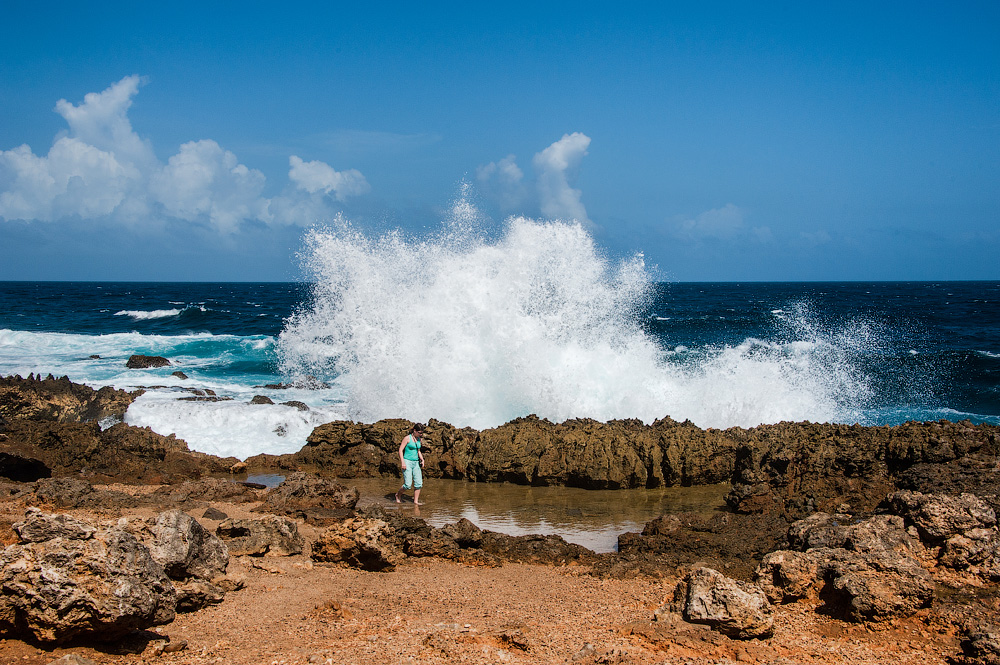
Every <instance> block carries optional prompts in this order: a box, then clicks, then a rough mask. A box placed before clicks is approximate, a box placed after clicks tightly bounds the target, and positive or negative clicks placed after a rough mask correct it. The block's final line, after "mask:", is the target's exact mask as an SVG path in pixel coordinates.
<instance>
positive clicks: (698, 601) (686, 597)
mask: <svg viewBox="0 0 1000 665" xmlns="http://www.w3.org/2000/svg"><path fill="white" fill-rule="evenodd" d="M664 612H675V613H678V614H680V615H681V617H682V618H683V619H684V620H685V621H687V622H689V623H699V624H706V625H709V626H711V627H712V628H713V629H715V630H717V631H719V632H720V633H722V634H723V635H727V636H729V637H735V638H738V639H750V638H760V637H770V636H771V635H772V634H773V633H774V608H773V607H772V606H771V603H769V602H768V600H767V597H766V596H765V595H764V592H763V591H762V590H761V589H760V588H759V587H757V586H756V585H753V584H750V583H747V582H739V581H737V580H734V579H730V578H728V577H726V576H725V575H723V574H722V573H720V572H718V571H716V570H713V569H711V568H697V569H695V570H693V571H691V572H690V573H688V574H687V575H685V576H684V578H683V579H682V580H681V581H680V583H678V585H677V587H676V588H675V589H674V595H673V598H672V599H671V601H670V602H668V603H667V604H666V605H664V606H663V607H661V608H660V609H659V610H657V613H656V615H655V616H656V617H657V618H659V617H660V616H662V615H663V613H664Z"/></svg>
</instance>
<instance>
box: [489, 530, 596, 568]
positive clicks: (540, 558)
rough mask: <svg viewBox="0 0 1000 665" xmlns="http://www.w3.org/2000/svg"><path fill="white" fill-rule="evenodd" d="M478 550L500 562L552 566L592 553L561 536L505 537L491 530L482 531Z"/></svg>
mask: <svg viewBox="0 0 1000 665" xmlns="http://www.w3.org/2000/svg"><path fill="white" fill-rule="evenodd" d="M481 549H482V550H483V551H484V552H485V553H487V554H490V555H492V556H494V557H496V558H498V559H500V560H502V561H515V562H519V563H542V564H551V565H566V564H568V563H571V562H573V561H581V560H584V559H588V558H590V557H592V556H593V555H594V553H593V552H592V551H590V550H589V549H587V548H586V547H584V546H582V545H577V544H575V543H567V542H566V541H565V540H564V539H563V538H562V536H553V535H547V536H545V535H538V534H530V535H525V536H508V535H506V534H502V533H494V532H492V531H484V532H483V542H482V548H481Z"/></svg>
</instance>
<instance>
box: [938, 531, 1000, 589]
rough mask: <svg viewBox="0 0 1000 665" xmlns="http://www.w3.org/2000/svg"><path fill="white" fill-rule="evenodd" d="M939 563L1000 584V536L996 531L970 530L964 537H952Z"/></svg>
mask: <svg viewBox="0 0 1000 665" xmlns="http://www.w3.org/2000/svg"><path fill="white" fill-rule="evenodd" d="M938 561H939V562H940V563H941V564H942V565H945V566H948V567H949V568H955V569H957V570H968V571H969V572H972V573H974V574H976V575H979V576H980V577H982V578H984V579H986V580H990V581H992V582H1000V534H998V533H997V530H996V529H969V530H967V531H966V532H965V534H964V535H960V536H952V537H951V538H949V539H948V540H947V541H946V542H945V544H944V547H943V548H942V549H941V556H940V558H939V559H938Z"/></svg>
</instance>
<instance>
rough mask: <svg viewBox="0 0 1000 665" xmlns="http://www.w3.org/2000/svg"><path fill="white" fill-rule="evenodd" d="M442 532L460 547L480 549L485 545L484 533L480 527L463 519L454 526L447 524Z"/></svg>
mask: <svg viewBox="0 0 1000 665" xmlns="http://www.w3.org/2000/svg"><path fill="white" fill-rule="evenodd" d="M441 531H442V532H443V533H444V534H445V535H446V536H448V537H449V538H451V539H452V540H454V541H455V543H456V544H457V545H458V546H459V547H465V548H478V547H482V544H483V531H482V529H480V528H479V527H478V526H476V525H475V524H473V523H472V522H470V521H469V520H467V519H466V518H464V517H463V518H462V519H460V520H458V521H457V522H455V523H454V524H446V525H445V526H443V527H441Z"/></svg>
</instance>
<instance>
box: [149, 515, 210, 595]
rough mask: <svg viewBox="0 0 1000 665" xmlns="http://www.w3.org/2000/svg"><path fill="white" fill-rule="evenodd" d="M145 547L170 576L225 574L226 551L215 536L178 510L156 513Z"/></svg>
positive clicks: (205, 576) (197, 577) (207, 577)
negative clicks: (149, 541)
mask: <svg viewBox="0 0 1000 665" xmlns="http://www.w3.org/2000/svg"><path fill="white" fill-rule="evenodd" d="M152 532H153V541H152V542H151V543H149V550H150V553H151V554H152V556H153V558H154V559H155V560H156V561H157V562H158V563H159V564H160V565H161V566H163V570H164V571H165V572H166V573H167V575H168V576H169V577H170V579H173V580H188V579H191V578H196V579H200V580H212V579H215V578H216V577H219V576H221V575H224V574H225V573H226V567H227V566H228V565H229V550H228V549H227V548H226V545H225V543H223V542H222V541H221V540H219V538H217V537H216V536H215V535H214V534H213V533H211V532H209V531H208V530H207V529H206V528H205V527H203V526H202V525H201V524H199V523H198V521H197V520H196V519H194V518H193V517H191V516H190V515H188V514H187V513H185V512H182V511H180V510H168V511H165V512H162V513H160V514H159V515H157V516H156V521H155V523H154V524H153V527H152Z"/></svg>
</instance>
